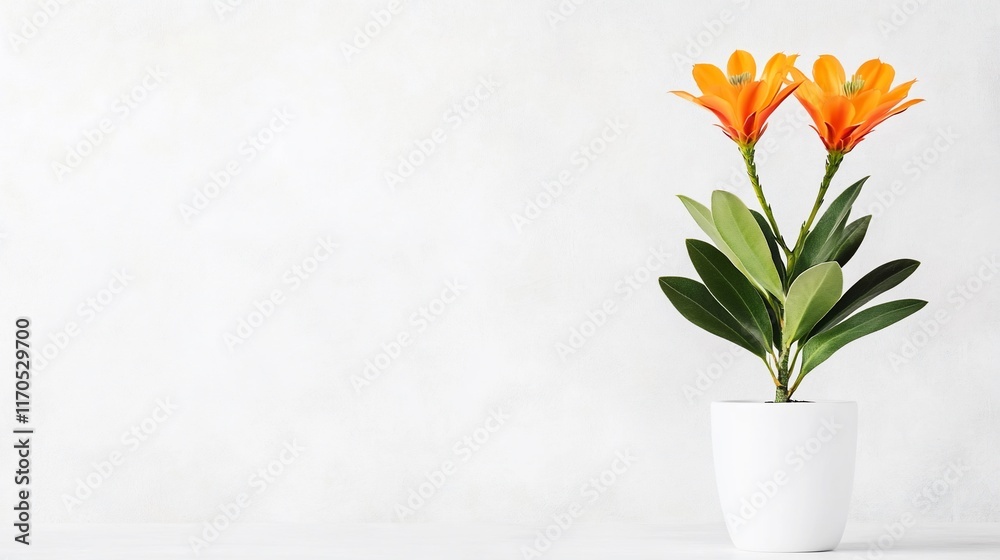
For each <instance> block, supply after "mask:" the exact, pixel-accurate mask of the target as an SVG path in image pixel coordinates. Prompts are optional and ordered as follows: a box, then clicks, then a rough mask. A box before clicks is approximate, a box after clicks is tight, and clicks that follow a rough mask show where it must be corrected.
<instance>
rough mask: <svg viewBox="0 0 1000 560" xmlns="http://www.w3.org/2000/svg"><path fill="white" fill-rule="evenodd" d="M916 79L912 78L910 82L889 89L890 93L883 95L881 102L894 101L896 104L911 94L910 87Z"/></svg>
mask: <svg viewBox="0 0 1000 560" xmlns="http://www.w3.org/2000/svg"><path fill="white" fill-rule="evenodd" d="M916 82H917V81H916V80H910V81H908V82H903V83H901V84H899V85H898V86H896V87H894V88H892V89H891V90H889V92H888V93H886V94H885V95H883V96H882V100H881V103H890V102H891V103H892V104H893V105H895V104H896V103H899V102H900V101H902V100H904V99H906V96H907V95H909V94H910V87H911V86H912V85H913V84H915V83H916Z"/></svg>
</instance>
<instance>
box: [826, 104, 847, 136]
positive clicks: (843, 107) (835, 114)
mask: <svg viewBox="0 0 1000 560" xmlns="http://www.w3.org/2000/svg"><path fill="white" fill-rule="evenodd" d="M823 116H824V118H825V120H826V124H827V125H829V126H830V127H831V128H832V130H833V133H834V134H837V133H839V131H841V130H843V129H845V128H847V127H848V126H850V125H851V124H852V122H853V121H854V105H853V104H852V103H851V101H850V100H849V99H847V98H846V97H843V96H839V95H837V96H830V97H827V98H826V100H824V101H823Z"/></svg>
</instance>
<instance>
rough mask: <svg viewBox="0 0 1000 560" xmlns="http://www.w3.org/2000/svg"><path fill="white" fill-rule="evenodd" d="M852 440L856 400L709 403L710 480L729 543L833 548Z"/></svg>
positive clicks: (775, 548) (847, 488)
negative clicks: (716, 492) (712, 467)
mask: <svg viewBox="0 0 1000 560" xmlns="http://www.w3.org/2000/svg"><path fill="white" fill-rule="evenodd" d="M857 441H858V405H857V403H853V402H793V403H762V402H749V401H724V402H714V403H712V448H713V455H714V457H715V480H716V483H717V484H718V488H719V500H720V502H721V504H722V512H723V514H724V515H725V518H726V527H727V528H728V529H729V537H730V538H731V539H732V541H733V544H734V545H736V547H737V548H740V549H743V550H751V551H758V552H816V551H823V550H833V549H834V548H836V547H837V544H839V543H840V539H841V537H842V536H843V535H844V525H845V524H846V523H847V510H848V508H849V506H850V503H851V489H852V486H853V484H854V456H855V452H856V450H857Z"/></svg>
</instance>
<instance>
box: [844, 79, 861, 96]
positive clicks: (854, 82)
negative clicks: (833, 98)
mask: <svg viewBox="0 0 1000 560" xmlns="http://www.w3.org/2000/svg"><path fill="white" fill-rule="evenodd" d="M863 87H865V80H864V79H863V78H862V77H861V76H851V79H850V80H849V81H847V82H844V88H843V89H844V95H846V96H847V97H854V96H855V95H857V93H858V92H859V91H861V88H863Z"/></svg>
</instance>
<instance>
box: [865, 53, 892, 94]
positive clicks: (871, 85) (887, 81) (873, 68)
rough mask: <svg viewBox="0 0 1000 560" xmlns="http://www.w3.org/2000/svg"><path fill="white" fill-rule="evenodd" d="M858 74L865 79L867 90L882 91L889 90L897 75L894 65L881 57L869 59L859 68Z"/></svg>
mask: <svg viewBox="0 0 1000 560" xmlns="http://www.w3.org/2000/svg"><path fill="white" fill-rule="evenodd" d="M857 75H858V76H860V77H861V79H863V80H864V81H865V85H864V88H863V89H865V90H868V89H874V90H878V91H880V92H882V93H886V92H887V91H889V86H891V85H892V80H893V78H895V77H896V70H894V69H893V67H892V66H890V65H888V64H886V63H884V62H882V61H880V60H879V59H877V58H876V59H874V60H869V61H868V62H865V63H864V64H862V65H861V68H858V73H857Z"/></svg>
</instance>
